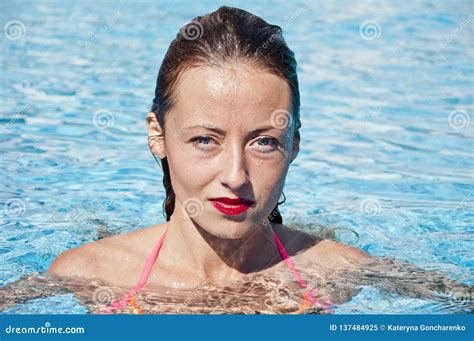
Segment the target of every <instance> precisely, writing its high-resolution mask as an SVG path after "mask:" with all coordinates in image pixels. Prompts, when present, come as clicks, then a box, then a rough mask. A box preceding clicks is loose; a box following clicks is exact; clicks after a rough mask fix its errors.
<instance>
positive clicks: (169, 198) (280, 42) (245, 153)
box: [49, 7, 368, 305]
mask: <svg viewBox="0 0 474 341" xmlns="http://www.w3.org/2000/svg"><path fill="white" fill-rule="evenodd" d="M299 110H300V94H299V89H298V79H297V74H296V61H295V58H294V54H293V52H292V51H291V50H290V49H289V48H288V46H287V45H286V43H285V41H284V39H283V37H282V36H281V30H280V28H279V27H278V26H274V25H270V24H268V23H266V22H265V21H264V20H262V19H261V18H259V17H257V16H255V15H252V14H250V13H248V12H245V11H243V10H239V9H236V8H230V7H221V8H219V9H218V10H217V11H215V12H213V13H211V14H208V15H205V16H203V17H197V18H196V19H195V20H193V21H192V22H191V23H189V24H188V25H186V26H185V27H184V28H183V29H182V30H181V32H179V34H178V35H177V37H176V39H175V40H174V41H173V42H172V43H171V45H170V47H169V50H168V52H167V54H166V56H165V58H164V60H163V63H162V65H161V68H160V71H159V74H158V79H157V83H156V90H155V99H154V101H153V105H152V108H151V112H150V113H148V115H147V117H146V123H147V128H148V142H149V147H150V150H151V152H152V153H153V155H154V156H155V158H156V157H159V158H160V159H161V166H162V169H163V173H164V178H163V184H164V186H165V190H166V200H165V202H164V211H165V213H166V223H164V224H159V225H155V226H151V227H149V228H145V229H140V230H137V231H135V232H132V233H127V234H124V235H118V236H113V237H108V238H104V239H102V240H99V241H97V242H93V243H89V244H86V245H83V246H80V247H77V248H75V249H72V250H69V251H66V252H64V253H62V254H61V255H59V256H58V257H57V259H56V260H55V261H54V263H53V264H52V265H51V267H50V269H49V273H50V274H54V275H60V276H78V277H84V278H99V279H102V280H104V281H105V282H107V283H109V284H110V285H114V286H133V285H135V284H136V282H137V280H138V278H140V275H141V274H142V277H141V279H140V281H139V284H138V285H137V286H136V287H135V288H136V289H137V288H142V287H144V285H145V284H146V285H147V286H148V287H153V286H167V287H174V288H183V289H185V288H194V287H199V286H203V285H207V284H212V285H228V284H232V283H235V282H237V281H240V280H243V279H244V278H245V277H246V276H248V275H250V274H265V275H272V274H276V273H279V274H282V273H286V274H287V275H288V276H287V277H288V278H287V279H288V280H293V281H296V282H297V283H298V284H299V286H300V287H301V288H303V289H306V295H307V296H305V297H306V298H307V300H308V302H311V303H317V302H319V300H316V299H315V297H316V296H318V295H317V293H316V290H314V289H315V288H310V286H309V284H308V283H307V282H306V281H305V279H304V278H303V277H302V276H301V273H300V272H299V271H298V267H299V266H300V267H302V268H304V269H305V270H306V271H309V270H310V271H311V272H313V273H316V274H317V275H318V276H320V277H324V276H327V275H328V274H329V273H330V272H332V271H334V269H340V270H344V269H350V268H353V267H358V266H359V265H360V264H361V262H364V261H365V260H367V258H368V256H367V255H366V254H365V253H364V252H362V251H359V250H357V249H354V248H352V247H349V246H346V245H343V244H340V243H337V242H333V241H329V240H321V239H319V238H317V237H315V236H312V235H310V234H308V233H305V232H303V231H298V230H294V229H290V228H288V227H286V226H285V225H283V224H282V218H281V216H280V213H279V211H278V201H279V198H280V196H281V195H282V190H283V186H284V183H285V177H286V174H287V171H288V168H289V166H290V164H291V162H292V161H293V160H295V158H296V156H297V154H298V151H299V144H300V133H299V129H300V126H301V123H300V113H299ZM158 252H159V256H158ZM290 257H292V258H290ZM147 262H148V263H147ZM145 263H147V265H146V266H145V269H143V266H144V264H145ZM284 267H288V269H289V270H290V271H282V270H283V268H284ZM142 269H143V271H142ZM324 269H326V272H325V271H324ZM308 289H309V290H308ZM323 297H324V295H320V297H319V298H320V299H322V298H323ZM316 301H317V302H316ZM319 303H321V304H326V305H328V304H329V301H328V297H327V296H326V297H324V299H323V301H322V302H319Z"/></svg>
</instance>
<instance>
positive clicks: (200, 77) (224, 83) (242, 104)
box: [169, 64, 291, 127]
mask: <svg viewBox="0 0 474 341" xmlns="http://www.w3.org/2000/svg"><path fill="white" fill-rule="evenodd" d="M281 109H284V110H287V111H290V112H291V90H290V87H289V85H288V84H287V82H286V81H285V80H284V79H283V78H281V77H279V76H277V75H274V74H272V73H270V72H269V71H266V70H263V69H261V68H257V67H255V66H251V65H246V64H230V65H226V66H224V67H218V66H215V67H209V66H202V67H197V68H193V69H189V70H187V71H185V72H184V73H183V75H182V76H181V78H180V80H179V82H178V86H177V89H176V100H175V105H174V107H173V109H172V110H171V112H170V113H169V115H170V117H169V119H170V120H172V121H173V122H174V123H176V124H178V125H183V124H185V123H205V122H210V123H213V124H215V125H220V126H223V127H225V126H228V125H229V124H231V125H233V126H241V127H247V126H248V127H253V126H254V125H256V124H260V123H268V120H269V119H270V117H271V115H272V113H273V112H274V111H275V110H281ZM186 125H187V124H186Z"/></svg>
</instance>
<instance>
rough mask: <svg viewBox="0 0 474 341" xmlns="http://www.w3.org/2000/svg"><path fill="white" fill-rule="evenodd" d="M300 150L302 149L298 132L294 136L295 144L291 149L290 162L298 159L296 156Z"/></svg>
mask: <svg viewBox="0 0 474 341" xmlns="http://www.w3.org/2000/svg"><path fill="white" fill-rule="evenodd" d="M299 151H300V134H297V135H296V136H295V137H293V146H292V149H291V156H290V163H292V162H293V160H294V159H296V156H297V155H298V152H299Z"/></svg>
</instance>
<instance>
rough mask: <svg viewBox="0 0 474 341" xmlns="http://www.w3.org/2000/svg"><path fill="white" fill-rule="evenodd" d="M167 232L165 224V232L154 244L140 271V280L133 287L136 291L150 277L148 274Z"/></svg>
mask: <svg viewBox="0 0 474 341" xmlns="http://www.w3.org/2000/svg"><path fill="white" fill-rule="evenodd" d="M167 231H168V224H166V228H165V232H164V233H163V234H162V235H161V237H160V239H159V240H158V243H156V245H155V248H154V249H153V251H152V252H151V255H150V257H148V260H147V261H146V263H145V267H144V268H143V270H142V274H141V276H140V280H139V281H138V283H137V285H136V286H135V288H136V289H141V288H143V287H144V286H145V284H146V282H147V281H148V277H149V276H150V273H151V268H152V267H153V264H154V263H155V261H156V258H157V257H158V253H159V252H160V249H161V245H162V244H163V240H164V239H165V236H166V232H167Z"/></svg>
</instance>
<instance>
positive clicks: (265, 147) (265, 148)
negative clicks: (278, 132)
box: [257, 137, 281, 153]
mask: <svg viewBox="0 0 474 341" xmlns="http://www.w3.org/2000/svg"><path fill="white" fill-rule="evenodd" d="M257 145H258V149H260V150H261V151H262V152H264V153H269V152H272V151H275V150H276V149H278V147H279V146H280V145H281V144H280V142H278V140H277V139H276V138H273V137H262V138H259V139H258V140H257Z"/></svg>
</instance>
